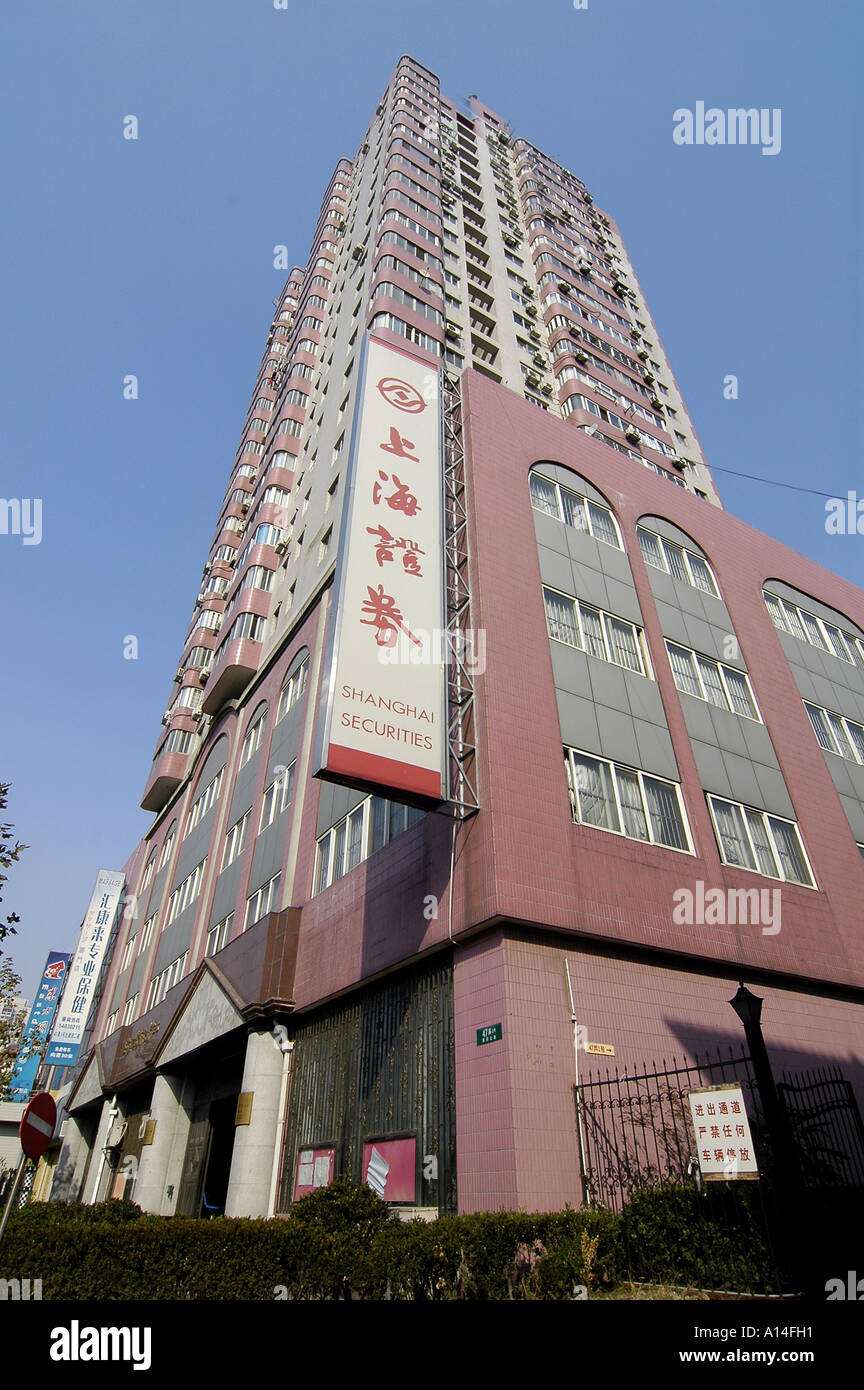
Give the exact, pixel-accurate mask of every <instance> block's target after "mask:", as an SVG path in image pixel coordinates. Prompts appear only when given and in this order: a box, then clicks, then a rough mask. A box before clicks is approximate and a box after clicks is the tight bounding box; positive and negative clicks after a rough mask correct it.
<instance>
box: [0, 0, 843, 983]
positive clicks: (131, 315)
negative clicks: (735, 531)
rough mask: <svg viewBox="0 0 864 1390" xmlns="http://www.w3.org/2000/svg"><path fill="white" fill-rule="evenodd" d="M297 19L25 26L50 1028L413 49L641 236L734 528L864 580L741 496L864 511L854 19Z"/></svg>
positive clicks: (32, 775) (37, 832) (10, 375)
mask: <svg viewBox="0 0 864 1390" xmlns="http://www.w3.org/2000/svg"><path fill="white" fill-rule="evenodd" d="M289 5H290V8H289V9H288V10H286V11H283V10H276V9H275V8H274V6H273V0H207V2H206V3H205V2H204V0H182V4H179V5H178V4H177V0H148V3H147V4H133V3H132V2H131V0H110V2H109V0H102V2H101V3H93V0H76V4H75V5H74V6H62V5H59V4H57V3H53V4H50V3H49V4H38V5H36V6H31V7H29V10H28V9H27V8H26V7H23V6H16V7H14V9H13V7H9V6H7V7H6V9H5V13H4V15H3V17H2V19H0V39H2V43H0V64H2V78H3V80H2V83H0V103H2V108H3V110H2V119H3V132H4V137H3V145H4V161H5V169H4V187H5V191H6V194H7V197H6V199H5V210H4V211H3V213H2V222H0V227H2V231H0V236H2V250H3V265H4V270H5V272H6V274H5V276H4V280H5V289H4V302H3V328H4V332H3V335H2V373H0V380H2V391H3V411H2V422H3V447H2V452H0V496H2V497H4V498H12V497H18V498H22V497H29V498H41V499H42V507H43V522H42V526H43V534H42V540H41V543H40V544H38V545H29V546H25V545H24V544H23V541H22V537H20V536H12V535H0V594H2V619H3V647H2V650H3V657H4V660H3V680H2V693H0V730H2V735H0V737H2V748H0V779H2V780H3V781H10V782H12V784H13V786H12V792H11V800H10V805H9V809H8V811H7V813H6V814H7V817H8V818H9V819H11V820H12V821H13V822H14V823H15V825H16V828H17V831H18V835H19V838H20V839H22V840H24V841H26V842H27V843H28V844H29V845H30V848H29V849H28V851H27V852H26V854H25V855H24V856H23V858H22V860H21V863H20V865H19V866H17V867H16V868H14V869H13V871H12V875H11V880H10V883H9V884H8V885H7V893H6V897H5V900H4V904H3V911H4V912H6V911H9V910H11V909H14V910H16V911H17V912H18V913H19V914H20V915H21V918H22V924H21V928H20V932H19V936H18V937H17V939H13V940H12V941H11V943H7V944H11V947H12V956H13V960H14V961H15V963H16V965H17V967H18V969H19V970H20V971H21V972H22V973H23V975H24V987H25V991H26V992H27V993H28V995H30V997H32V993H33V990H34V987H35V983H36V980H37V977H38V975H39V973H40V972H41V968H42V963H43V960H44V957H45V955H46V953H47V952H48V950H50V949H57V950H63V949H69V950H71V949H72V948H73V947H74V944H75V941H76V937H77V929H78V925H79V922H80V919H81V917H82V915H83V913H84V910H85V908H86V905H87V900H88V898H89V894H90V891H91V888H92V884H93V880H94V878H95V875H96V871H97V869H98V868H99V867H100V866H104V867H108V868H119V867H121V866H122V864H123V862H124V861H125V859H126V858H127V856H128V854H129V852H130V851H131V849H132V848H133V847H134V845H135V843H136V842H137V840H138V839H139V838H140V836H141V835H142V834H143V833H144V832H145V830H146V829H147V827H148V825H149V824H150V822H151V819H152V818H151V817H150V816H148V815H147V814H146V813H145V812H143V811H141V810H139V809H137V807H138V801H139V799H140V795H141V792H142V790H143V787H144V782H145V780H146V777H147V774H148V770H149V766H150V759H151V757H152V753H153V749H154V746H155V741H156V736H157V733H158V732H159V719H160V716H161V714H162V712H163V710H164V708H165V704H166V702H167V696H168V693H169V689H170V679H171V676H172V674H173V672H174V669H175V667H176V664H177V658H178V655H179V651H180V645H181V642H182V640H183V636H184V634H185V630H186V626H187V623H188V619H189V617H190V614H191V607H192V602H193V599H194V596H195V593H196V592H197V583H198V580H199V578H200V572H201V566H202V564H203V563H204V559H205V555H206V551H207V547H208V545H209V542H210V539H211V534H212V529H213V526H214V523H215V519H216V514H217V509H218V506H219V503H220V501H221V498H222V495H223V490H224V486H225V481H226V478H227V475H228V471H229V469H230V466H231V463H232V459H233V456H234V451H235V448H236V444H237V441H238V437H239V431H240V428H241V425H242V422H243V419H244V415H245V411H246V408H247V405H248V402H249V394H250V391H251V389H252V386H253V382H254V376H255V371H256V367H257V363H258V359H259V356H260V352H261V350H262V347H263V342H264V336H265V333H266V329H267V325H268V324H269V322H270V318H271V313H272V305H271V301H272V299H273V297H274V296H275V295H276V294H277V293H278V292H279V290H280V288H281V284H282V281H283V279H284V276H283V275H282V274H281V273H280V272H278V271H276V270H274V268H273V252H272V248H273V247H274V245H276V244H277V243H284V244H286V245H287V246H288V247H289V255H290V256H291V258H292V260H296V261H297V262H303V261H305V259H306V255H307V251H308V245H309V240H310V237H311V234H312V230H313V227H314V223H315V220H316V217H317V213H318V209H319V204H320V199H321V194H322V191H323V187H324V184H325V182H326V179H327V178H328V177H329V174H330V171H331V169H332V166H333V165H334V164H335V162H336V160H337V159H338V158H339V157H340V156H341V155H351V154H353V153H354V151H355V149H356V146H357V144H358V141H359V137H360V135H361V133H362V131H363V129H364V128H365V126H366V124H367V122H368V120H369V118H370V116H371V114H372V112H373V111H374V108H375V106H376V104H377V101H378V99H379V96H380V93H381V91H382V89H383V87H384V84H385V82H386V80H387V78H388V76H389V74H390V71H391V69H392V67H393V66H394V64H395V62H396V60H397V59H398V57H399V55H400V54H401V53H403V52H407V53H411V54H413V55H414V56H415V57H417V58H418V59H419V60H420V61H421V62H422V63H424V64H425V65H426V66H427V67H430V68H432V69H433V71H435V72H436V73H437V74H438V75H439V77H440V79H441V83H442V88H443V90H444V92H445V93H446V94H447V95H448V96H450V97H451V98H453V99H454V100H457V101H458V100H459V99H462V98H465V97H466V96H467V95H468V94H469V93H477V94H478V95H479V96H480V97H481V99H483V100H484V101H485V102H486V103H487V104H488V105H489V106H491V107H493V108H494V109H496V110H497V111H498V112H499V113H500V114H501V115H502V116H504V117H506V118H507V119H509V120H510V121H511V122H512V124H513V126H514V128H515V129H516V130H517V131H518V133H520V134H523V135H525V136H527V137H528V138H529V139H531V140H533V141H534V142H535V143H536V144H538V145H539V146H540V147H541V148H543V149H546V150H548V152H549V153H550V154H552V155H553V156H555V157H556V158H557V159H559V160H560V161H561V162H562V163H563V164H565V165H567V166H568V167H569V168H571V169H572V170H573V171H574V172H576V173H577V174H578V175H580V176H581V177H582V178H584V179H585V181H586V183H587V185H588V187H589V188H590V189H591V191H592V192H593V194H594V196H595V199H596V201H597V203H598V204H599V205H600V206H601V207H603V208H605V209H606V210H608V211H609V212H610V213H611V214H612V215H613V216H614V217H615V218H616V219H617V221H618V223H619V226H620V228H621V231H622V234H623V236H624V239H625V242H626V244H627V247H628V250H629V252H630V255H631V256H632V258H633V261H634V265H635V267H636V270H637V274H638V275H639V278H640V281H641V283H642V287H643V289H644V291H645V294H646V296H647V298H648V302H649V304H650V305H651V307H652V310H653V312H654V315H655V318H656V321H657V324H658V328H659V331H660V333H661V336H662V337H663V340H664V343H665V346H666V349H667V351H668V353H669V356H670V359H671V361H672V365H673V368H674V369H675V371H676V374H677V376H678V379H679V382H680V384H681V386H682V389H683V392H684V396H685V399H686V400H687V402H688V405H689V408H690V411H691V414H692V416H693V419H694V422H695V425H696V429H697V431H698V433H699V435H700V438H701V440H702V443H703V446H704V448H705V450H706V452H707V455H708V460H709V463H710V464H711V465H712V466H715V467H716V468H717V473H716V477H717V480H718V483H719V485H720V488H721V492H722V496H723V499H724V502H725V505H726V507H727V508H728V509H729V510H730V511H732V512H734V513H735V514H736V515H738V516H741V517H744V518H745V519H746V520H747V521H749V522H750V523H752V524H753V525H754V526H756V527H759V528H760V529H762V530H764V531H767V532H769V533H770V534H772V535H775V536H777V537H778V538H779V539H781V540H783V541H784V542H785V543H786V544H788V545H791V546H793V547H794V548H795V549H797V550H800V551H802V552H803V553H804V554H806V555H809V556H812V557H813V558H814V559H816V560H818V561H819V562H820V563H821V564H824V565H826V566H827V567H828V568H830V569H833V570H835V571H836V572H838V573H840V574H843V575H845V576H846V577H847V578H849V579H852V580H853V581H857V582H859V583H860V582H862V578H864V565H862V547H864V537H860V536H857V537H856V536H828V535H827V534H826V532H825V527H824V517H825V513H824V505H825V503H824V499H823V498H821V497H818V496H810V495H808V494H807V493H803V492H796V491H791V490H786V489H781V488H777V487H769V486H765V485H763V484H760V483H755V482H749V481H746V480H745V479H742V478H738V477H735V476H732V475H731V474H727V473H724V472H721V471H720V469H721V468H728V469H732V470H736V471H738V472H742V473H754V474H759V475H763V476H766V477H769V478H774V479H777V480H781V481H783V482H787V483H794V484H797V485H798V486H800V487H811V488H817V489H821V490H822V491H826V492H831V493H838V494H840V495H845V493H846V491H847V490H848V489H853V490H857V492H858V493H859V494H860V495H864V476H862V472H864V470H862V467H861V464H860V461H859V459H860V452H861V430H860V426H859V423H858V421H859V406H858V403H857V402H858V398H860V395H861V384H860V383H861V366H862V363H861V350H860V342H861V335H860V323H861V319H862V313H864V304H862V289H861V264H862V262H861V251H862V232H861V196H862V195H861V188H862V155H861V151H862V128H861V109H860V105H859V104H858V103H859V101H860V98H859V97H858V95H857V90H856V78H857V67H858V63H859V59H860V49H861V36H862V34H861V31H862V19H861V7H860V5H856V4H855V2H854V0H849V2H848V3H843V0H827V3H826V0H823V3H821V4H819V5H816V4H815V3H801V0H761V3H760V4H759V5H758V7H756V6H754V5H753V4H752V0H726V3H724V4H722V5H714V4H709V3H707V0H703V3H694V0H654V3H650V2H646V0H588V8H587V10H579V11H577V10H574V8H573V5H572V0H534V3H532V4H530V5H524V4H523V5H520V4H515V3H513V2H512V0H502V2H501V3H499V4H497V5H492V4H488V3H483V4H481V3H478V0H468V3H465V0H438V3H437V4H436V5H434V6H431V5H416V4H415V5H405V4H394V3H390V0H388V3H384V4H380V3H379V4H375V5H374V6H368V5H358V4H348V3H346V0H330V3H328V2H327V0H319V3H316V4H310V3H305V4H300V3H298V2H297V0H289ZM697 101H704V102H705V104H706V105H707V106H709V107H710V106H717V107H721V108H724V109H726V108H729V107H739V106H745V107H751V106H756V107H759V108H762V107H767V108H775V107H779V108H781V110H782V148H781V151H780V153H779V154H778V155H777V156H775V157H770V156H764V155H762V154H761V152H760V150H759V149H758V148H749V147H745V148H741V147H729V146H725V147H724V146H714V147H708V146H692V147H682V146H678V145H676V144H675V143H674V142H673V139H672V129H673V120H672V113H673V112H674V111H675V110H676V109H677V108H679V107H689V108H691V109H692V108H694V107H695V105H696V102H697ZM128 114H134V115H136V116H137V117H138V118H139V122H140V138H139V139H138V140H137V141H135V142H133V141H126V140H124V139H123V138H122V122H123V118H124V116H126V115H128ZM817 246H818V248H819V251H818V254H817V253H816V248H817ZM127 373H135V374H136V375H137V376H138V377H139V381H140V397H139V399H138V400H137V401H134V402H130V401H124V399H123V395H122V382H123V377H124V376H125V375H126V374H127ZM728 373H734V374H735V375H736V376H737V377H738V379H739V398H738V400H736V401H730V400H725V399H724V397H723V378H724V376H726V375H727V374H728ZM129 634H131V635H134V636H135V637H137V639H138V643H139V657H138V659H137V660H135V661H128V660H124V659H123V639H124V637H125V636H127V635H129Z"/></svg>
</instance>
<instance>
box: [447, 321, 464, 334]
mask: <svg viewBox="0 0 864 1390" xmlns="http://www.w3.org/2000/svg"><path fill="white" fill-rule="evenodd" d="M444 335H445V337H447V338H461V337H462V329H461V328H460V327H459V325H458V323H452V322H451V320H450V319H447V322H446V323H445V325H444Z"/></svg>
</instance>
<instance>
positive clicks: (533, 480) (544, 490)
mask: <svg viewBox="0 0 864 1390" xmlns="http://www.w3.org/2000/svg"><path fill="white" fill-rule="evenodd" d="M521 366H522V370H523V374H527V373H529V372H531V371H533V370H534V369H533V367H529V366H528V365H527V364H526V363H524V362H523V363H522V364H521ZM539 404H542V402H539ZM529 486H530V490H531V505H532V506H533V507H534V509H535V510H536V511H538V512H546V513H547V515H548V516H554V517H555V518H556V519H557V520H558V521H562V520H563V521H564V522H565V524H566V525H567V526H572V527H573V529H574V530H575V531H587V532H588V534H589V535H591V536H593V537H594V539H595V540H597V541H603V542H604V544H606V545H614V546H615V548H616V550H620V549H621V548H622V547H621V538H620V536H619V535H618V528H617V525H616V523H615V518H614V517H613V515H612V513H611V511H610V510H609V508H608V507H601V506H600V505H599V504H598V503H597V502H591V501H589V500H588V499H587V498H586V497H582V496H581V495H580V494H579V493H578V492H572V491H571V490H570V489H569V488H566V487H560V486H559V484H558V483H553V482H552V481H551V480H550V479H549V478H543V477H541V475H540V474H539V473H532V474H531V477H530V483H529Z"/></svg>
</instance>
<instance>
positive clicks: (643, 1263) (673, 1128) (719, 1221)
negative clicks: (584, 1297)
mask: <svg viewBox="0 0 864 1390" xmlns="http://www.w3.org/2000/svg"><path fill="white" fill-rule="evenodd" d="M718 1085H738V1086H740V1087H741V1090H742V1093H743V1097H744V1102H745V1108H746V1110H747V1115H748V1119H749V1124H750V1133H751V1138H752V1144H753V1150H754V1154H755V1157H756V1160H757V1163H758V1169H759V1177H758V1180H756V1181H752V1182H742V1181H740V1180H737V1181H732V1180H728V1181H727V1180H722V1179H721V1180H719V1181H716V1180H710V1181H706V1179H705V1178H703V1176H702V1173H701V1171H700V1164H699V1158H698V1154H697V1150H696V1143H695V1136H694V1132H693V1127H692V1120H691V1115H690V1105H689V1099H688V1098H689V1096H690V1093H691V1092H692V1091H695V1090H701V1089H704V1088H706V1087H712V1086H718ZM575 1091H576V1108H577V1124H578V1127H579V1145H580V1153H581V1156H582V1184H583V1198H584V1201H585V1202H586V1203H587V1204H589V1205H592V1206H602V1207H606V1208H609V1209H610V1210H613V1211H622V1210H624V1209H625V1208H626V1209H627V1211H628V1219H627V1223H626V1225H625V1231H626V1232H627V1233H628V1235H627V1239H628V1256H629V1257H630V1263H631V1274H632V1276H633V1277H635V1278H643V1277H654V1278H656V1277H657V1276H658V1272H659V1274H660V1276H661V1277H663V1275H664V1272H665V1274H666V1275H669V1276H670V1277H673V1276H674V1275H675V1271H676V1270H677V1271H678V1277H679V1278H680V1277H681V1276H680V1271H681V1270H682V1269H686V1270H689V1271H690V1272H691V1275H692V1277H693V1279H694V1281H696V1282H698V1283H699V1284H700V1286H702V1287H704V1286H705V1284H704V1282H703V1281H704V1280H705V1279H708V1280H709V1281H710V1286H711V1287H715V1288H718V1287H722V1288H726V1289H729V1290H730V1291H732V1290H736V1289H741V1288H747V1289H748V1290H749V1291H752V1292H762V1293H796V1292H800V1291H801V1290H802V1287H804V1286H805V1285H806V1289H807V1291H813V1289H814V1288H815V1287H816V1286H817V1285H818V1282H819V1280H820V1279H822V1277H823V1275H822V1273H821V1270H822V1268H823V1266H824V1268H825V1270H830V1269H832V1268H833V1264H836V1263H842V1260H843V1258H844V1257H845V1255H844V1251H845V1250H846V1248H847V1247H846V1245H844V1239H845V1232H846V1231H848V1229H849V1228H850V1223H851V1224H854V1222H855V1220H860V1212H861V1210H862V1207H864V1124H862V1120H861V1115H860V1112H859V1110H858V1106H857V1103H856V1100H855V1095H854V1092H853V1089H852V1086H851V1084H850V1083H849V1081H848V1080H846V1079H845V1078H844V1077H843V1076H842V1074H841V1072H840V1071H839V1069H838V1068H837V1067H827V1066H826V1067H821V1068H818V1069H816V1070H813V1071H809V1072H802V1073H796V1074H787V1075H785V1076H784V1079H783V1081H782V1082H780V1083H779V1084H778V1086H777V1094H778V1095H779V1097H780V1101H781V1103H782V1107H783V1111H784V1114H785V1117H786V1119H788V1129H786V1128H785V1127H784V1130H783V1134H782V1136H778V1134H777V1133H776V1116H775V1121H774V1129H773V1130H772V1127H771V1125H770V1124H769V1120H770V1118H771V1112H770V1109H769V1107H768V1106H767V1105H766V1103H765V1097H764V1096H763V1094H762V1093H761V1092H760V1087H759V1084H758V1080H757V1076H756V1073H755V1070H754V1066H753V1062H752V1058H751V1057H750V1055H749V1054H748V1053H747V1052H745V1051H743V1050H736V1049H734V1048H732V1047H730V1048H728V1050H727V1051H725V1052H723V1051H721V1050H720V1049H718V1050H717V1052H716V1054H705V1056H704V1057H702V1058H701V1059H700V1058H697V1059H696V1060H695V1061H693V1062H692V1063H679V1062H677V1061H676V1059H674V1058H673V1059H671V1061H669V1062H667V1061H666V1059H665V1058H664V1059H662V1062H661V1064H660V1065H659V1066H658V1065H657V1063H656V1062H654V1063H652V1066H651V1069H650V1070H649V1069H648V1068H647V1067H646V1069H645V1071H643V1072H640V1073H628V1072H620V1071H618V1070H610V1071H607V1072H606V1073H605V1074H603V1075H599V1074H598V1075H589V1076H586V1077H585V1078H584V1079H583V1080H582V1081H581V1082H580V1084H579V1085H578V1086H577V1087H576V1088H575ZM782 1143H785V1144H786V1145H787V1146H791V1148H792V1150H793V1152H792V1153H789V1152H781V1151H780V1145H781V1144H782ZM790 1172H791V1173H792V1175H793V1180H792V1181H791V1183H790ZM652 1193H653V1194H654V1196H653V1197H652V1195H651V1194H652ZM658 1193H659V1194H660V1201H658V1200H657V1194H658ZM652 1244H653V1247H654V1249H653V1253H652V1250H651V1248H650V1247H651V1246H652ZM673 1247H674V1249H673ZM850 1267H851V1266H850ZM844 1268H845V1266H844ZM833 1272H834V1273H835V1274H836V1272H837V1271H833ZM840 1272H841V1273H842V1270H841V1271H840Z"/></svg>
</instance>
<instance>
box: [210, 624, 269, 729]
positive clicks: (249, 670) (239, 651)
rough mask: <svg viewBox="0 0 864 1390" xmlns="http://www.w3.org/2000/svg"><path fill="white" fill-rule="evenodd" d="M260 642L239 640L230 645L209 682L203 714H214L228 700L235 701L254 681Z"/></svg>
mask: <svg viewBox="0 0 864 1390" xmlns="http://www.w3.org/2000/svg"><path fill="white" fill-rule="evenodd" d="M261 646H262V644H261V643H260V642H254V641H252V639H251V638H249V637H237V638H235V639H234V641H233V642H229V644H228V646H227V647H226V648H225V654H224V656H223V657H222V658H221V660H220V661H219V663H218V665H217V666H215V667H214V668H213V674H212V675H211V676H210V678H209V680H208V682H207V690H206V693H205V695H204V700H203V703H202V705H201V709H202V711H203V713H204V714H215V712H216V711H217V710H219V709H221V708H222V706H223V705H224V704H225V702H226V701H227V700H233V699H235V698H236V696H238V695H239V694H240V693H241V691H243V690H245V688H246V686H247V685H248V684H249V682H250V681H251V679H252V677H253V676H254V675H255V673H256V672H257V670H258V663H259V661H260V660H261Z"/></svg>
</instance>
